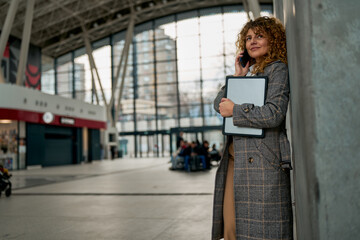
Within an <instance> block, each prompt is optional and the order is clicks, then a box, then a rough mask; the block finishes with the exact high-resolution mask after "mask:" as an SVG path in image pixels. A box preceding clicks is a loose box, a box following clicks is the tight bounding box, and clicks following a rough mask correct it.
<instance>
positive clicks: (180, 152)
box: [169, 140, 188, 170]
mask: <svg viewBox="0 0 360 240" xmlns="http://www.w3.org/2000/svg"><path fill="white" fill-rule="evenodd" d="M187 148H188V143H187V142H186V141H184V140H180V146H179V148H178V149H177V150H176V152H175V153H174V155H173V156H172V157H171V167H170V168H169V169H170V170H176V169H182V168H183V165H181V163H183V162H184V157H185V156H186V154H187V152H186V149H187Z"/></svg>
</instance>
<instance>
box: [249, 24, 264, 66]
mask: <svg viewBox="0 0 360 240" xmlns="http://www.w3.org/2000/svg"><path fill="white" fill-rule="evenodd" d="M246 49H247V51H248V53H249V55H250V57H252V58H254V59H255V61H256V62H259V61H260V60H261V59H262V57H263V56H264V55H265V54H267V53H268V52H269V50H270V46H269V44H268V40H267V38H266V35H265V34H263V33H258V34H255V32H254V31H253V30H252V29H249V31H248V32H247V34H246Z"/></svg>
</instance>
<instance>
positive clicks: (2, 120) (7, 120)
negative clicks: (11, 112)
mask: <svg viewBox="0 0 360 240" xmlns="http://www.w3.org/2000/svg"><path fill="white" fill-rule="evenodd" d="M1 123H2V124H8V123H12V121H11V120H10V119H1V120H0V124H1Z"/></svg>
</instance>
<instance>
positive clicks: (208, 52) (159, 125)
mask: <svg viewBox="0 0 360 240" xmlns="http://www.w3.org/2000/svg"><path fill="white" fill-rule="evenodd" d="M271 12H272V6H271V5H262V13H261V14H262V15H270V14H271ZM246 22H247V15H246V13H245V11H244V9H243V6H242V5H233V6H223V7H214V8H206V9H199V10H193V11H188V12H184V13H178V14H174V15H170V16H166V17H163V18H160V19H154V20H152V21H149V22H146V23H142V24H140V25H137V26H135V29H134V35H133V39H132V42H131V44H130V49H129V54H128V59H127V68H126V70H125V71H126V75H125V79H124V88H123V92H122V98H121V102H120V108H119V115H118V116H117V117H116V118H117V128H118V130H119V132H120V135H121V136H120V142H119V149H123V150H126V151H124V152H125V153H126V154H128V155H130V156H152V155H154V156H156V155H157V156H158V155H159V154H160V155H164V154H165V155H166V154H168V153H169V150H170V149H169V148H170V140H171V139H172V138H173V137H172V136H171V135H170V133H172V132H176V131H177V130H179V129H182V130H184V129H185V139H186V140H188V141H193V140H196V138H198V139H199V140H200V141H203V140H208V141H209V142H210V144H211V145H212V144H213V143H215V144H217V147H218V148H219V145H220V144H221V143H222V142H223V136H222V135H221V125H222V118H221V116H220V115H219V114H217V113H216V112H215V111H214V109H213V106H212V103H213V100H214V98H215V96H216V94H217V91H218V90H219V88H220V87H221V86H222V85H223V84H224V79H225V76H226V75H230V74H233V72H234V57H235V52H236V47H235V41H236V39H237V34H238V33H239V31H240V29H241V28H242V26H243V25H244V24H245V23H246ZM125 35H126V32H125V31H124V32H120V33H117V34H114V35H111V36H109V37H108V38H105V39H102V40H100V41H97V42H94V43H93V44H92V45H93V56H94V59H95V63H96V66H97V69H98V74H99V76H100V79H101V84H102V87H103V89H104V94H105V98H106V101H107V102H109V100H110V97H111V89H112V86H113V85H114V82H116V81H115V77H116V73H117V67H118V64H119V61H120V58H121V54H122V51H123V48H124V45H125ZM43 62H44V61H43ZM49 62H50V63H49ZM47 65H48V67H47V68H44V70H43V80H42V81H43V84H42V89H43V91H45V92H48V93H56V94H58V95H61V96H64V97H71V98H77V99H81V100H84V101H86V102H90V103H97V101H98V100H99V104H102V105H103V104H104V102H103V98H102V93H101V91H100V86H99V82H98V81H97V80H95V81H93V80H92V79H93V77H95V79H96V72H95V71H94V70H91V68H90V65H89V61H88V57H87V55H86V52H85V49H84V48H82V49H78V50H76V51H74V52H71V53H68V54H66V55H64V56H61V57H59V58H57V59H54V60H53V64H51V61H47ZM123 71H124V69H123V68H121V69H120V75H119V76H120V77H119V80H118V84H117V86H114V88H115V89H116V91H115V94H116V99H117V96H118V90H119V88H120V82H121V80H122V77H121V76H122V75H123ZM45 79H46V80H45ZM94 86H95V87H96V88H94ZM95 89H96V91H97V92H95ZM95 93H97V96H98V97H96V94H95ZM97 99H98V100H97ZM174 129H177V130H174ZM209 137H210V138H211V139H209ZM172 145H174V142H172Z"/></svg>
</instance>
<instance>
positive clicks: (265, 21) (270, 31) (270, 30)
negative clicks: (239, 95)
mask: <svg viewBox="0 0 360 240" xmlns="http://www.w3.org/2000/svg"><path fill="white" fill-rule="evenodd" d="M249 29H251V30H253V31H254V32H255V34H260V33H261V34H264V35H265V36H266V38H267V39H268V43H269V46H270V48H269V52H268V53H267V54H266V55H265V56H264V58H263V59H262V61H261V62H258V63H256V62H255V59H251V60H250V65H252V64H254V68H253V71H252V72H253V73H254V74H255V73H260V72H264V68H265V67H266V66H267V65H268V64H269V63H272V62H274V61H277V60H280V61H282V62H283V63H285V64H287V52H286V34H285V28H284V26H283V25H282V23H281V22H280V21H279V20H278V19H276V18H274V17H259V18H257V19H255V20H250V21H249V22H247V23H246V24H245V26H244V27H243V29H242V30H241V32H240V33H239V34H238V39H237V41H236V43H235V44H236V48H237V51H238V52H240V51H243V50H244V49H245V47H246V35H247V33H248V31H249Z"/></svg>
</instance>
